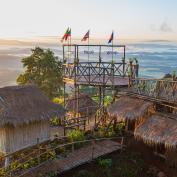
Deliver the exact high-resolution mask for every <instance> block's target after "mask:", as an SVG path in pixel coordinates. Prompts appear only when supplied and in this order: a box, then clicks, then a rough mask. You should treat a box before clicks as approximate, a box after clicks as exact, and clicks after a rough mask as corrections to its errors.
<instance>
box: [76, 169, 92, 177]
mask: <svg viewBox="0 0 177 177" xmlns="http://www.w3.org/2000/svg"><path fill="white" fill-rule="evenodd" d="M75 177H95V175H94V173H92V172H90V171H87V170H80V171H79V172H78V173H77V175H76V176H75Z"/></svg>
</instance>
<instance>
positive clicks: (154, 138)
mask: <svg viewBox="0 0 177 177" xmlns="http://www.w3.org/2000/svg"><path fill="white" fill-rule="evenodd" d="M134 136H135V138H136V139H137V140H143V141H144V143H146V144H148V145H151V146H154V147H159V146H164V147H165V149H166V150H165V158H166V160H167V161H168V164H172V165H175V166H177V117H176V116H175V117H173V119H172V118H169V116H167V115H166V114H163V115H159V114H154V115H152V116H151V117H149V118H148V119H147V120H145V121H144V123H142V124H140V125H139V126H138V127H136V129H135V131H134Z"/></svg>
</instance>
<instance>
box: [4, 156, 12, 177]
mask: <svg viewBox="0 0 177 177" xmlns="http://www.w3.org/2000/svg"><path fill="white" fill-rule="evenodd" d="M5 169H6V176H7V177H8V176H9V175H10V176H11V169H10V157H9V156H8V154H7V156H6V157H5Z"/></svg>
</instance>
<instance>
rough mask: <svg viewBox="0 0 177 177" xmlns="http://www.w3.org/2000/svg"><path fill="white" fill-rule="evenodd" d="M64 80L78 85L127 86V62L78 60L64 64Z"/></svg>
mask: <svg viewBox="0 0 177 177" xmlns="http://www.w3.org/2000/svg"><path fill="white" fill-rule="evenodd" d="M63 66H64V82H66V83H70V84H74V83H76V84H79V85H91V86H94V85H98V86H99V85H104V86H107V87H110V86H128V84H129V77H128V67H129V65H128V64H127V63H111V62H79V63H77V64H72V63H68V64H64V65H63Z"/></svg>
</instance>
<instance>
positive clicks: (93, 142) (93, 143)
mask: <svg viewBox="0 0 177 177" xmlns="http://www.w3.org/2000/svg"><path fill="white" fill-rule="evenodd" d="M94 145H95V141H94V140H92V160H93V159H94V148H95V147H94Z"/></svg>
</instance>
